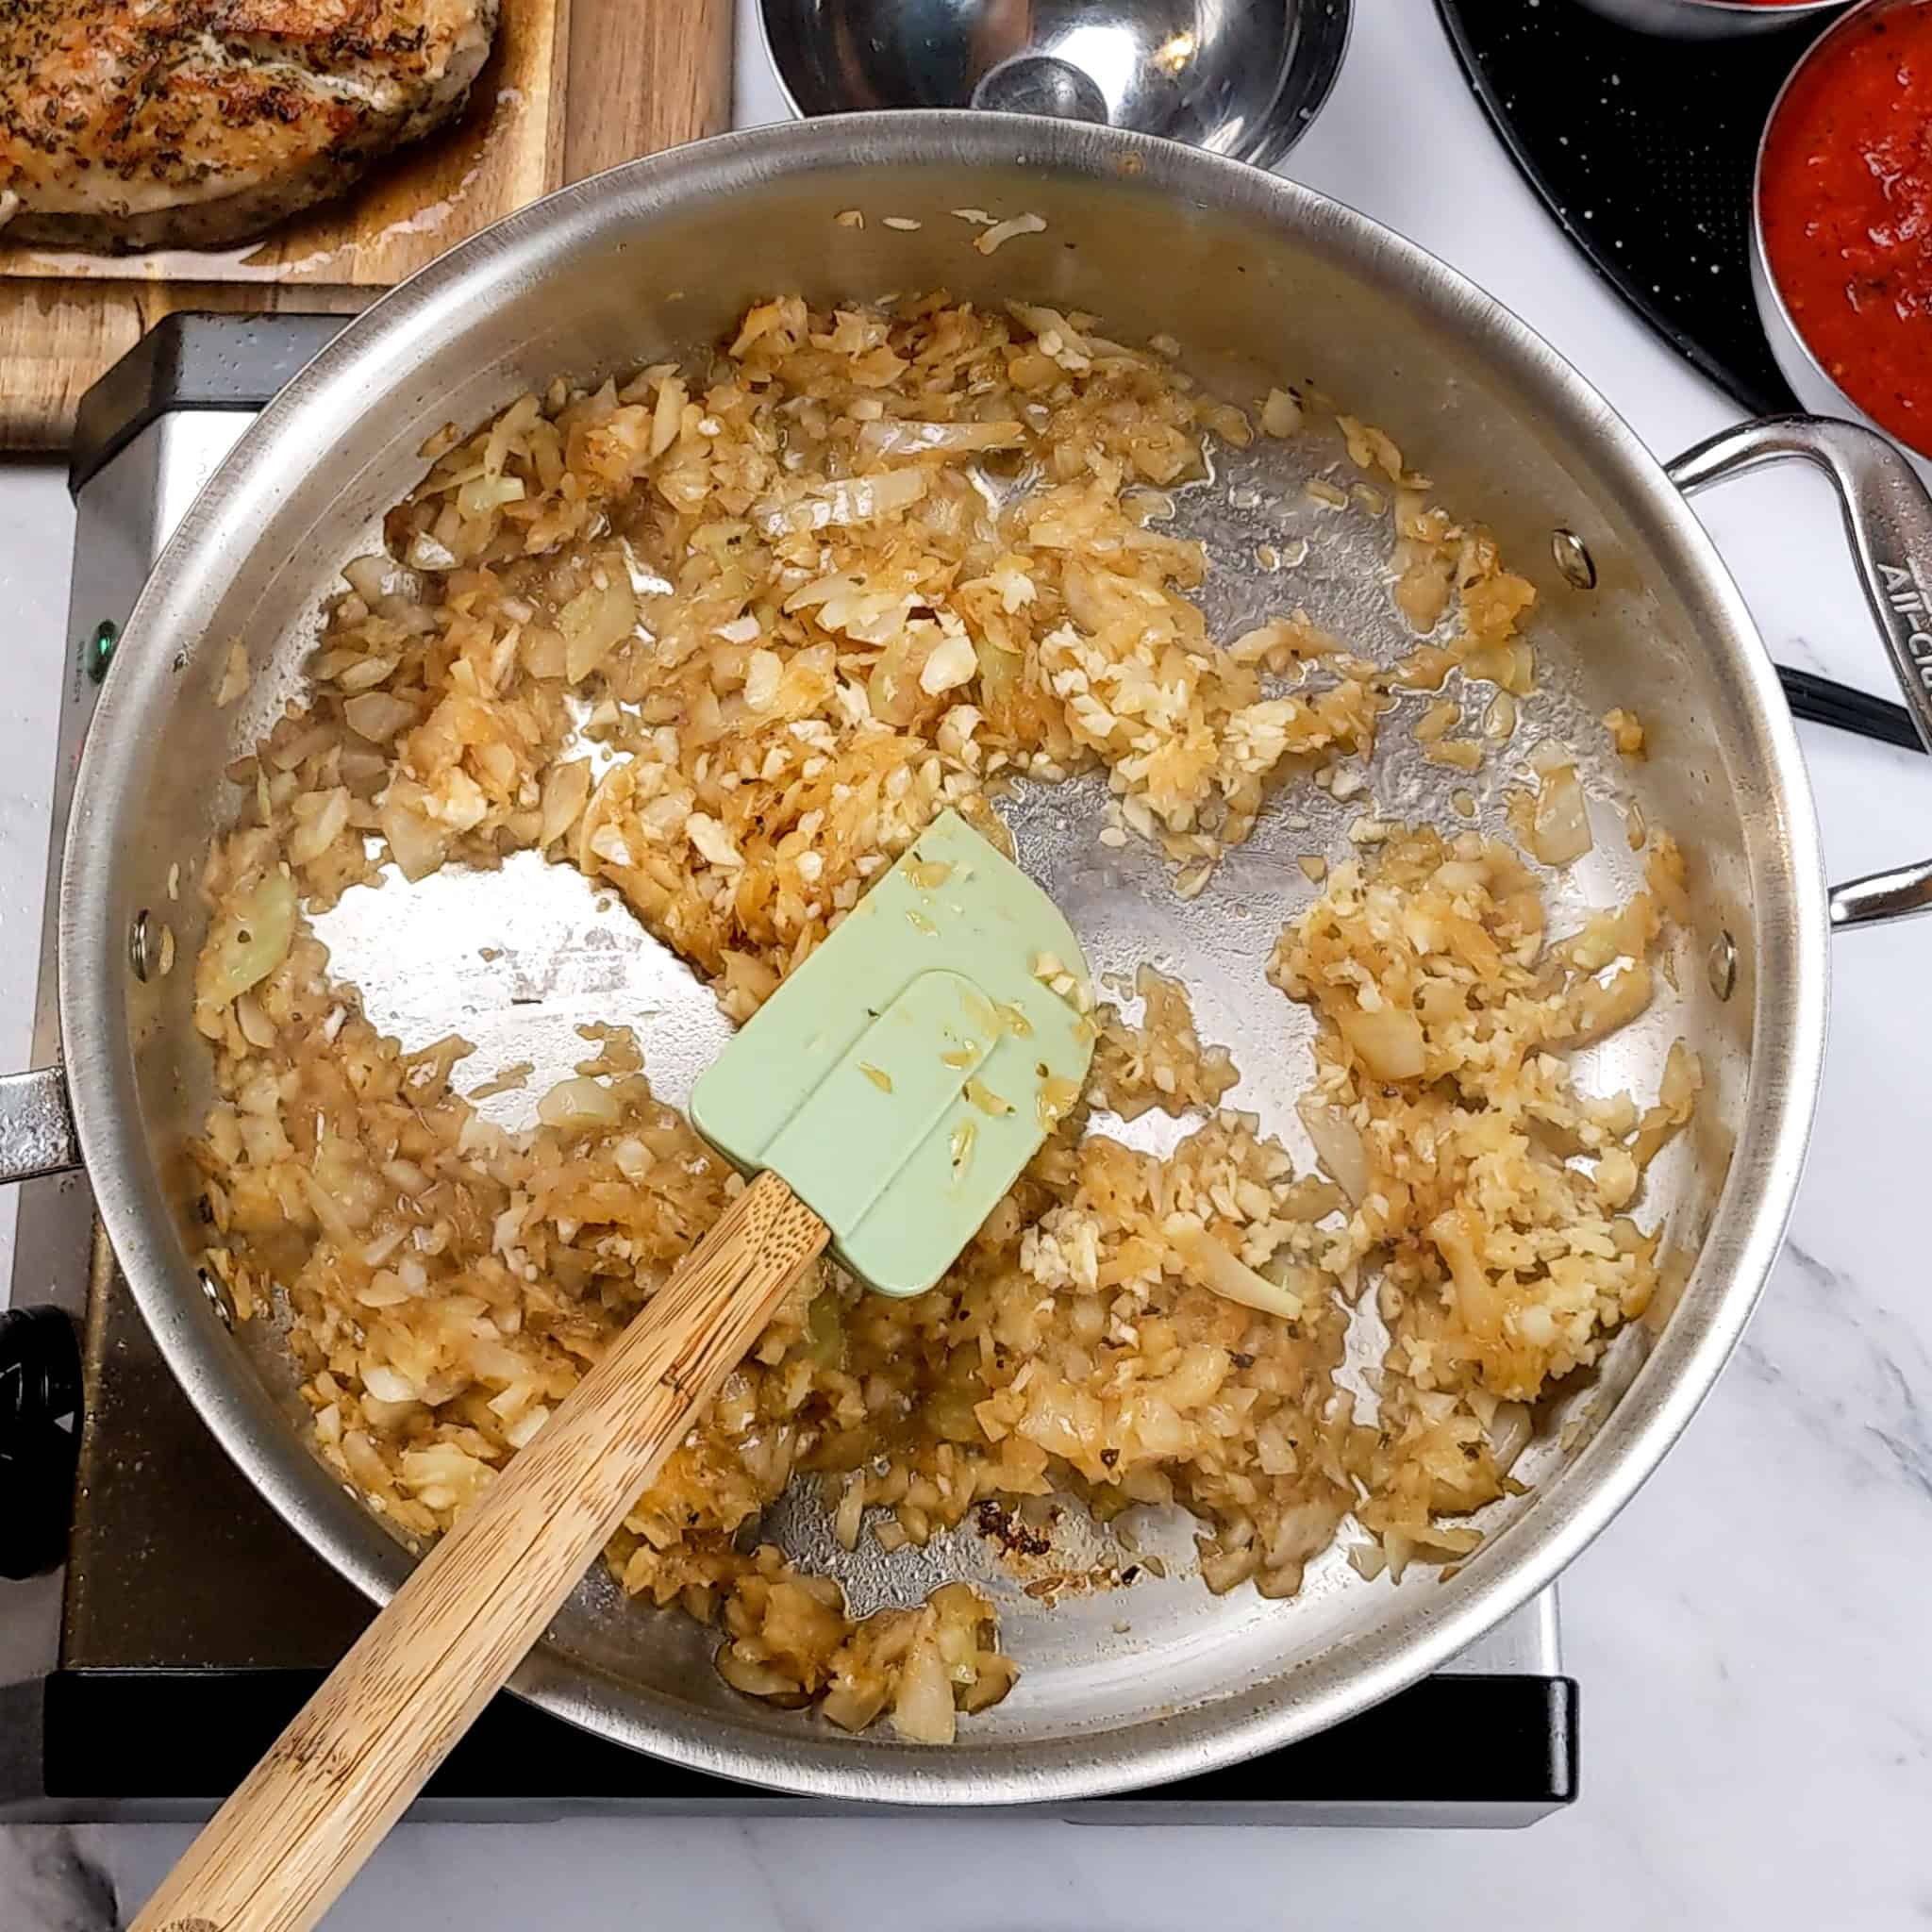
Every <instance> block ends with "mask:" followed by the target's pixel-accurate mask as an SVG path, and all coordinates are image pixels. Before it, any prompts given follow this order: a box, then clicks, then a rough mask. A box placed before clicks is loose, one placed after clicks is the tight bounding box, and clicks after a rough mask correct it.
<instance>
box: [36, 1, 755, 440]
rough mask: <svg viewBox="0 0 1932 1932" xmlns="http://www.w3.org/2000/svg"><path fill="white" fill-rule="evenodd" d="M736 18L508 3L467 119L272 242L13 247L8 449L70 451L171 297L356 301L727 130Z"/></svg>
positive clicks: (280, 303)
mask: <svg viewBox="0 0 1932 1932" xmlns="http://www.w3.org/2000/svg"><path fill="white" fill-rule="evenodd" d="M0 5H4V0H0ZM731 28H732V7H731V0H503V13H502V21H501V25H499V27H498V30H497V40H496V44H495V46H494V48H493V50H492V51H491V57H490V61H489V64H488V65H487V66H486V67H485V68H484V70H483V72H482V74H481V75H478V76H477V79H476V84H475V88H474V89H473V90H472V92H471V96H470V105H469V108H468V109H467V110H466V111H465V113H464V114H463V116H462V118H461V119H460V120H459V121H458V122H457V123H455V124H453V125H451V126H449V127H446V128H443V129H441V131H440V132H438V133H436V134H434V135H432V136H430V138H429V139H428V140H427V141H425V142H417V143H415V144H414V145H412V146H410V147H407V148H404V149H402V150H400V151H399V152H398V153H397V154H396V155H395V156H394V157H392V158H391V159H390V160H389V161H387V162H385V163H384V164H383V165H381V166H379V167H378V168H377V169H375V171H374V172H373V174H372V175H371V176H370V178H369V179H368V180H367V181H366V182H364V183H363V184H362V186H361V187H360V188H358V190H357V192H355V193H354V194H352V195H350V196H349V197H347V198H346V199H344V200H342V201H341V202H337V203H334V204H332V205H331V206H329V207H328V208H318V209H314V210H311V211H310V212H309V213H308V214H306V215H302V216H299V217H297V218H296V219H295V220H294V221H292V222H291V223H289V224H287V225H285V226H284V227H282V228H280V229H278V230H277V231H276V232H275V234H274V235H273V236H271V237H269V238H268V239H267V240H266V241H264V242H258V243H256V244H254V245H252V246H249V247H245V248H238V249H234V250H229V251H225V252H222V253H208V254H202V253H196V252H193V251H191V250H185V249H168V250H161V251H157V252H156V253H154V254H152V255H144V256H128V257H119V258H116V257H105V256H85V255H74V254H65V253H53V252H50V251H47V250H44V249H31V248H25V247H16V248H0V449H13V450H22V449H58V448H59V447H61V446H62V445H63V444H64V443H65V442H66V441H67V438H68V436H69V434H70V433H71V432H72V429H73V426H74V410H75V405H76V404H77V403H78V401H79V400H80V397H81V395H82V394H83V392H84V391H86V389H87V388H88V385H89V384H90V383H92V381H93V380H94V378H95V377H96V376H98V375H100V374H101V373H102V372H103V371H104V370H105V369H107V368H108V365H109V364H110V363H112V362H113V361H115V360H116V359H117V358H119V357H120V356H122V355H123V354H125V352H126V351H127V350H128V349H129V348H131V347H132V346H133V344H134V343H135V341H137V340H138V339H139V338H140V337H141V335H142V332H143V331H144V330H146V329H147V328H150V327H151V326H152V325H154V324H155V323H156V322H157V321H158V320H159V318H160V317H161V316H163V315H166V314H167V313H169V311H170V310H173V309H179V308H217V309H229V310H243V311H256V312H259V311H261V310H264V309H276V308H281V309H325V310H328V311H331V312H338V313H347V312H353V311H354V310H356V309H358V308H364V307H366V306H367V305H368V304H369V303H370V302H372V301H374V300H375V297H376V296H377V295H378V294H380V293H381V292H382V291H383V290H384V289H387V288H391V287H392V286H393V285H394V284H395V283H397V282H399V281H401V280H403V279H404V277H405V276H407V275H411V274H413V273H414V272H415V271H416V270H417V269H419V268H421V267H422V266H423V265H424V264H425V262H427V261H430V260H433V259H434V258H436V257H437V256H439V255H441V253H442V252H443V250H444V249H446V248H449V247H451V246H453V245H454V244H455V243H456V242H460V241H461V240H462V239H463V238H464V237H465V236H466V235H472V234H475V232H476V230H477V229H479V228H483V227H487V226H488V225H490V224H491V222H493V221H496V220H498V219H499V218H500V217H501V216H503V215H506V214H508V212H509V211H510V210H511V209H512V208H521V207H522V206H523V205H524V204H525V202H528V201H534V200H535V199H536V198H537V197H538V196H539V195H541V194H546V193H548V192H550V191H551V190H552V189H554V188H558V187H561V186H562V185H563V184H564V183H565V182H568V181H576V180H581V179H582V178H583V176H584V175H593V174H595V173H596V172H597V171H598V170H599V169H600V168H608V167H612V166H614V165H615V164H616V163H617V162H619V161H625V160H630V159H632V158H635V157H637V156H639V155H648V154H655V153H657V152H658V150H659V149H660V148H667V147H674V146H675V145H676V144H677V143H678V142H684V141H693V140H696V139H697V138H698V137H699V136H701V135H706V134H715V133H717V132H719V131H720V130H721V129H723V128H724V127H727V126H729V125H730V122H731Z"/></svg>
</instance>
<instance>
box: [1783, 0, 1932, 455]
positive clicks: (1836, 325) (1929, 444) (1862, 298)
mask: <svg viewBox="0 0 1932 1932" xmlns="http://www.w3.org/2000/svg"><path fill="white" fill-rule="evenodd" d="M1754 201H1755V204H1756V213H1755V219H1754V220H1753V223H1752V237H1751V242H1752V247H1751V280H1752V286H1753V289H1754V291H1755V292H1756V294H1757V309H1758V315H1759V318H1760V319H1761V320H1762V322H1763V324H1764V330H1765V334H1766V335H1767V336H1768V337H1769V338H1770V339H1771V346H1772V352H1773V354H1774V355H1775V357H1776V358H1777V364H1778V367H1779V368H1780V369H1781V370H1782V371H1783V372H1784V375H1785V379H1786V380H1787V381H1788V382H1789V383H1790V386H1791V389H1792V391H1794V393H1795V394H1796V395H1797V396H1798V398H1799V400H1800V401H1801V402H1802V403H1804V405H1805V406H1806V408H1809V409H1813V410H1816V411H1818V412H1819V413H1821V414H1825V415H1838V416H1847V415H1849V416H1854V417H1856V418H1857V419H1859V420H1862V421H1864V422H1867V423H1871V424H1873V425H1875V426H1876V427H1878V428H1879V429H1882V430H1884V431H1885V432H1886V434H1887V435H1889V436H1890V437H1891V438H1892V439H1893V440H1894V441H1896V442H1898V443H1900V444H1901V445H1902V446H1903V447H1904V449H1905V450H1906V453H1907V455H1908V456H1910V457H1911V458H1913V459H1914V460H1915V462H1916V463H1917V464H1918V467H1919V471H1920V474H1921V475H1923V476H1925V477H1926V478H1927V479H1928V480H1932V0H1864V4H1863V5H1861V6H1858V7H1855V8H1853V9H1852V10H1851V11H1850V12H1848V13H1847V14H1845V15H1844V17H1843V18H1842V19H1840V21H1839V22H1837V24H1836V25H1833V26H1831V27H1829V28H1827V29H1826V31H1825V32H1824V34H1822V35H1821V36H1820V37H1819V39H1818V40H1817V41H1816V42H1814V43H1813V44H1812V46H1811V47H1810V48H1809V49H1807V52H1806V54H1805V56H1804V58H1802V59H1801V60H1800V61H1799V62H1798V65H1797V66H1796V67H1795V68H1794V69H1793V70H1792V72H1791V75H1790V78H1789V79H1787V81H1786V82H1785V85H1784V88H1783V90H1782V92H1780V93H1779V94H1778V97H1777V99H1776V101H1775V102H1774V103H1773V105H1772V109H1771V114H1770V118H1769V119H1768V120H1767V121H1766V123H1765V127H1764V135H1763V138H1762V140H1761V141H1760V142H1759V143H1758V148H1757V181H1756V187H1755V191H1754Z"/></svg>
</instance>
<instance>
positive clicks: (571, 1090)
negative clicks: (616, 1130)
mask: <svg viewBox="0 0 1932 1932" xmlns="http://www.w3.org/2000/svg"><path fill="white" fill-rule="evenodd" d="M537 1118H538V1119H539V1120H540V1121H541V1122H542V1123H543V1124H544V1125H545V1126H546V1127H561V1128H562V1129H563V1130H564V1131H565V1132H566V1133H573V1132H577V1131H580V1130H581V1129H583V1128H586V1127H614V1126H615V1125H616V1124H617V1118H618V1106H617V1096H616V1095H615V1094H614V1093H612V1092H611V1091H610V1090H609V1088H608V1087H607V1086H605V1085H604V1083H603V1082H602V1081H601V1080H597V1079H593V1078H592V1077H591V1075H590V1074H578V1075H577V1076H576V1078H575V1079H574V1080H559V1081H558V1083H557V1085H556V1086H555V1087H553V1088H552V1089H551V1090H550V1091H549V1092H548V1093H546V1094H545V1095H544V1096H543V1098H542V1099H541V1100H540V1101H539V1102H538V1103H537Z"/></svg>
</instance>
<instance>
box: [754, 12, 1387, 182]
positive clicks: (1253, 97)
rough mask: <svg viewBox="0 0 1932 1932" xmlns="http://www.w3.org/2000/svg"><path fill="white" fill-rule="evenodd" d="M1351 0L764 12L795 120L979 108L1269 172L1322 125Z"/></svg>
mask: <svg viewBox="0 0 1932 1932" xmlns="http://www.w3.org/2000/svg"><path fill="white" fill-rule="evenodd" d="M1351 17H1352V4H1351V0H1246V4H1244V5H1241V6H1235V7H1231V6H1227V5H1225V4H1224V0H761V4H760V7H759V19H760V22H761V24H762V25H763V29H764V36H765V47H766V50H767V51H768V52H769V54H770V55H771V58H772V65H773V67H774V69H775V70H776V72H777V75H778V84H779V86H780V87H781V88H782V89H783V90H784V92H785V95H786V98H787V99H788V100H789V101H790V102H791V107H792V108H793V110H794V111H795V112H797V113H799V114H801V115H807V116H809V115H815V114H844V113H852V112H858V111H862V110H864V109H867V108H988V109H991V110H994V111H998V112H1005V113H1022V114H1046V115H1051V116H1053V117H1054V118H1056V119H1058V120H1073V121H1092V122H1103V123H1106V124H1107V125H1110V126H1114V127H1124V128H1130V129H1133V130H1135V131H1136V132H1139V133H1142V134H1158V135H1164V136H1166V137H1167V138H1168V139H1169V140H1172V141H1180V142H1187V143H1188V144H1189V145H1190V146H1191V147H1200V148H1207V149H1208V150H1209V151H1210V152H1211V153H1214V154H1220V155H1226V156H1228V157H1230V158H1233V159H1235V160H1242V161H1252V162H1254V163H1255V164H1256V165H1257V166H1258V167H1264V168H1265V167H1268V166H1270V165H1272V164H1273V163H1274V162H1275V161H1278V160H1279V159H1280V158H1282V156H1283V155H1285V154H1287V152H1288V151H1289V149H1290V148H1291V147H1292V146H1293V145H1294V144H1295V142H1297V141H1299V140H1300V139H1301V137H1302V135H1303V134H1305V133H1306V132H1307V128H1308V125H1309V124H1310V123H1311V122H1312V121H1313V120H1314V118H1315V115H1316V113H1317V112H1318V111H1319V110H1320V108H1321V106H1322V104H1323V102H1324V101H1325V100H1326V99H1327V97H1328V91H1329V89H1330V88H1331V87H1332V86H1333V85H1334V82H1335V76H1336V74H1337V73H1338V72H1339V71H1340V69H1341V57H1342V55H1343V53H1344V52H1345V51H1346V50H1347V47H1348V34H1349V25H1350V21H1351Z"/></svg>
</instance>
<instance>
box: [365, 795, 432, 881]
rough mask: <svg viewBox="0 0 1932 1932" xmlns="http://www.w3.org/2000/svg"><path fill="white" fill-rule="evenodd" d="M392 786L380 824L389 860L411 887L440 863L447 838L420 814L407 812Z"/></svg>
mask: <svg viewBox="0 0 1932 1932" xmlns="http://www.w3.org/2000/svg"><path fill="white" fill-rule="evenodd" d="M398 790H399V788H398V787H396V786H393V785H391V787H390V791H389V796H388V797H387V798H386V799H385V800H384V801H383V806H382V813H381V819H380V824H381V826H382V836H383V837H384V838H385V839H386V840H388V841H389V850H390V857H391V858H393V859H394V860H395V862H396V863H397V865H399V866H400V867H401V868H402V873H403V876H404V877H405V878H406V879H408V881H409V882H410V884H411V885H413V884H414V883H415V882H416V881H417V880H418V879H423V878H427V877H428V876H429V874H431V873H433V872H434V871H435V870H436V869H437V867H438V866H440V865H441V863H442V861H443V856H444V854H445V853H447V851H448V850H449V839H448V834H447V833H446V832H445V831H444V830H443V828H442V827H441V826H440V825H434V824H430V823H429V821H428V820H427V819H425V818H424V817H423V816H422V815H421V814H420V813H419V812H415V811H412V810H410V808H408V805H407V804H406V803H405V802H404V801H403V800H402V799H401V798H399V797H398V796H397V791H398Z"/></svg>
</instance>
